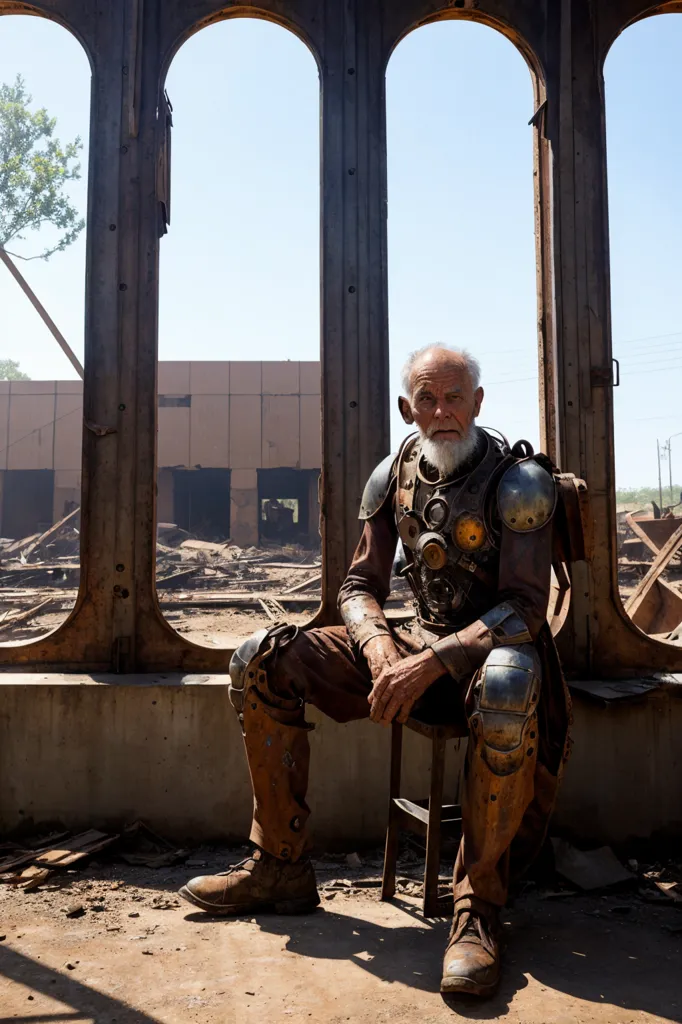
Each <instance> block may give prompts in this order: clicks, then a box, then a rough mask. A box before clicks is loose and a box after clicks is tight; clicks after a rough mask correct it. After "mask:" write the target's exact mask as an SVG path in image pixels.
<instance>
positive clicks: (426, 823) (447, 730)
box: [381, 718, 468, 917]
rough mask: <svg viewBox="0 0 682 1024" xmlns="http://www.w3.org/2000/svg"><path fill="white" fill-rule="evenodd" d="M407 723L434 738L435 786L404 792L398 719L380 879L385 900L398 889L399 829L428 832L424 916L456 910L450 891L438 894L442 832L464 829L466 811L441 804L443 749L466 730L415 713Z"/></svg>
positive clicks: (401, 739) (431, 738)
mask: <svg viewBox="0 0 682 1024" xmlns="http://www.w3.org/2000/svg"><path fill="white" fill-rule="evenodd" d="M406 727H407V728H408V729H412V731H413V732H417V733H419V735H420V736H424V737H426V738H427V739H430V740H431V789H430V793H429V797H428V799H427V800H417V801H413V800H407V799H405V798H404V797H401V796H400V779H401V773H402V753H403V726H402V725H399V724H398V723H397V722H394V723H393V725H392V727H391V728H392V735H391V781H390V799H389V807H388V829H387V832H386V852H385V855H384V873H383V879H382V885H381V898H382V900H390V899H391V897H392V896H393V895H394V894H395V876H396V865H397V862H398V841H399V838H400V830H401V829H405V830H407V831H408V832H414V833H416V834H417V835H420V836H424V837H425V838H426V866H425V869H424V903H423V911H424V917H442V916H445V915H448V914H451V913H452V909H453V904H452V893H450V895H449V896H439V895H438V877H439V873H440V854H441V837H442V835H443V834H444V833H445V834H450V835H454V836H458V835H461V834H462V812H461V808H460V806H459V804H445V805H443V783H444V775H445V749H446V744H447V741H448V740H451V739H460V738H461V737H462V736H466V735H468V734H467V732H466V731H465V730H463V729H462V727H461V726H456V725H428V724H426V723H424V722H420V721H418V720H417V719H416V718H410V719H408V721H407V723H406Z"/></svg>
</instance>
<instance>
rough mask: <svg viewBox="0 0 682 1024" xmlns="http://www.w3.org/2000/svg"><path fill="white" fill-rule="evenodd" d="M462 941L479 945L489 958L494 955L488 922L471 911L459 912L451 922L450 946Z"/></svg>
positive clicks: (493, 942) (492, 939)
mask: <svg viewBox="0 0 682 1024" xmlns="http://www.w3.org/2000/svg"><path fill="white" fill-rule="evenodd" d="M462 940H464V941H465V942H466V941H468V942H474V943H476V945H481V946H482V947H483V949H485V950H486V952H487V953H490V955H491V956H494V955H495V940H494V938H493V935H492V929H491V927H490V925H489V923H488V921H487V920H486V919H485V918H484V917H483V916H482V915H480V914H477V913H476V912H475V911H473V910H469V909H467V910H462V911H460V913H459V914H458V916H457V917H456V918H455V920H454V921H453V924H452V938H451V940H450V941H451V944H453V943H455V942H460V941H462Z"/></svg>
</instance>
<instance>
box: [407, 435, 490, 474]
mask: <svg viewBox="0 0 682 1024" xmlns="http://www.w3.org/2000/svg"><path fill="white" fill-rule="evenodd" d="M421 441H422V455H423V456H424V458H425V459H426V461H427V462H428V464H429V465H430V466H432V467H433V468H434V469H435V470H436V472H437V473H438V475H439V476H440V477H441V479H448V478H449V477H451V476H454V475H455V473H456V472H457V470H458V469H459V468H460V466H463V465H464V463H465V462H467V461H468V460H469V459H470V458H471V456H472V455H473V453H474V451H475V450H476V446H477V444H478V429H477V428H476V427H475V426H474V424H473V423H472V425H471V427H470V428H469V433H468V434H467V436H466V437H463V438H462V439H461V440H459V441H438V440H436V439H434V438H432V437H426V436H424V434H422V438H421Z"/></svg>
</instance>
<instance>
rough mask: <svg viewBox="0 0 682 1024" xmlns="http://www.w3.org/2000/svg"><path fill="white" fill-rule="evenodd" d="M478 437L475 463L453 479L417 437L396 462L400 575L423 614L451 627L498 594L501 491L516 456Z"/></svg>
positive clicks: (474, 615)
mask: <svg viewBox="0 0 682 1024" xmlns="http://www.w3.org/2000/svg"><path fill="white" fill-rule="evenodd" d="M478 436H479V443H478V446H477V449H476V451H475V453H474V456H473V458H472V461H474V460H475V464H474V467H473V468H472V469H471V468H467V467H463V469H464V472H462V473H460V475H459V476H456V477H454V478H453V479H449V480H441V479H439V478H438V474H437V473H436V472H435V471H434V470H433V469H432V468H431V467H430V466H429V465H428V464H427V463H426V461H425V459H424V458H423V457H422V455H421V444H420V442H419V439H418V438H417V437H413V438H410V439H408V441H407V442H406V443H405V444H404V445H403V447H402V449H401V451H400V452H399V454H398V459H397V463H396V477H397V493H396V502H395V507H396V521H397V526H398V533H399V534H400V539H401V541H402V544H403V548H404V549H405V553H406V556H407V566H406V568H405V569H404V570H403V575H404V576H405V577H406V578H407V580H408V582H409V584H410V587H411V589H412V592H413V593H414V596H415V600H416V604H417V613H418V615H419V618H420V619H421V620H422V621H423V622H424V623H425V624H428V625H434V626H443V627H449V629H448V632H449V631H450V630H451V629H452V627H455V628H456V627H457V626H460V625H461V626H464V625H466V624H468V623H470V622H471V621H472V620H473V619H475V618H477V617H478V616H479V615H481V614H482V613H484V612H486V611H488V610H489V609H490V608H491V606H492V605H493V604H494V603H495V597H496V592H497V577H498V566H499V553H500V520H499V515H498V512H497V501H496V491H497V486H498V484H499V483H500V480H501V479H502V478H503V476H504V475H505V470H508V469H510V468H512V467H514V465H515V462H516V460H515V458H514V456H513V455H512V454H511V451H510V450H509V448H508V446H507V445H506V443H504V442H503V441H499V440H497V439H496V438H494V437H492V436H491V435H490V434H488V433H487V432H486V431H484V430H479V431H478ZM538 468H540V467H538ZM541 472H544V473H545V475H546V476H548V474H547V473H546V471H544V470H541ZM549 479H550V483H551V477H550V478H549Z"/></svg>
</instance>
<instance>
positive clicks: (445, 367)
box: [398, 345, 483, 471]
mask: <svg viewBox="0 0 682 1024" xmlns="http://www.w3.org/2000/svg"><path fill="white" fill-rule="evenodd" d="M479 377H480V367H479V365H478V362H477V361H476V360H475V359H474V358H473V356H471V355H469V353H468V352H466V351H465V350H464V349H459V350H458V349H451V348H447V347H446V346H445V345H429V346H428V348H424V349H421V351H419V352H415V353H414V354H413V355H411V356H410V358H409V359H408V360H407V363H406V364H405V369H404V371H403V387H404V389H405V393H404V394H403V395H401V397H400V398H399V399H398V401H399V405H400V412H401V415H402V417H403V419H404V420H405V422H406V423H410V424H414V425H415V426H416V427H417V429H418V431H419V433H420V435H421V437H422V441H423V444H422V451H423V452H424V453H425V454H426V456H427V458H428V459H429V461H431V462H432V464H433V465H435V466H436V468H439V469H441V470H442V471H445V469H446V468H448V467H449V469H450V470H452V469H454V467H455V466H456V465H457V464H459V463H461V461H462V460H463V459H465V458H466V457H468V455H469V454H470V453H471V450H472V446H473V445H475V441H476V437H475V431H474V429H473V428H474V422H475V419H476V417H477V416H478V413H479V411H480V408H481V402H482V401H483V388H482V387H481V386H480V384H479Z"/></svg>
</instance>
